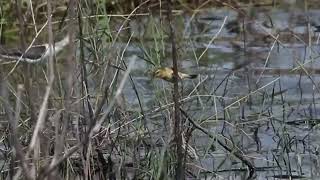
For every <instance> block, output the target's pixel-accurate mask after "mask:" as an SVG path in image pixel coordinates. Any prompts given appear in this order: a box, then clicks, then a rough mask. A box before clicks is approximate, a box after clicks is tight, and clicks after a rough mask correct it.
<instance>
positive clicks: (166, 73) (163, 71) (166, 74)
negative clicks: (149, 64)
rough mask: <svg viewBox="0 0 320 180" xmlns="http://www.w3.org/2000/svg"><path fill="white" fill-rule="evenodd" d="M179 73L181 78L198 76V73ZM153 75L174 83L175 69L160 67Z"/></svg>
mask: <svg viewBox="0 0 320 180" xmlns="http://www.w3.org/2000/svg"><path fill="white" fill-rule="evenodd" d="M178 75H179V80H182V79H194V78H196V77H197V76H198V75H197V74H186V73H182V72H178ZM153 77H156V78H160V79H163V80H166V81H168V82H172V83H173V69H172V68H169V67H162V68H159V69H157V70H155V71H154V72H153Z"/></svg>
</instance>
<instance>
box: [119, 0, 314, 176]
mask: <svg viewBox="0 0 320 180" xmlns="http://www.w3.org/2000/svg"><path fill="white" fill-rule="evenodd" d="M252 14H253V15H252V16H251V17H249V18H246V19H245V22H244V23H245V26H247V27H246V28H247V31H246V33H245V35H244V34H243V33H237V32H235V33H234V32H230V29H229V30H228V28H227V27H226V26H229V25H230V24H232V23H233V22H234V21H239V22H240V24H239V25H240V26H242V24H241V23H242V21H241V20H240V18H239V13H238V12H236V11H233V10H230V9H227V8H220V9H206V10H202V11H200V12H198V13H197V14H196V15H194V16H192V15H191V14H184V13H183V14H181V15H178V16H177V17H176V18H177V19H178V23H177V24H178V25H177V31H179V33H178V37H179V38H178V47H181V48H180V49H178V51H179V68H180V69H181V70H182V71H184V72H189V73H196V74H199V77H198V79H196V80H187V81H184V82H183V83H182V84H181V86H182V87H183V88H182V97H181V98H182V99H183V103H182V104H183V105H182V106H183V108H184V109H186V110H187V112H188V113H189V115H190V116H191V117H192V118H193V119H195V120H197V121H202V126H203V127H205V128H206V129H208V130H209V131H210V132H211V133H212V134H214V135H215V136H219V137H223V138H225V139H228V140H230V141H232V142H233V143H234V144H235V145H236V146H237V147H238V148H239V149H240V150H241V151H242V152H243V155H244V156H245V157H246V158H248V159H250V161H251V162H252V163H253V164H254V166H255V167H256V168H257V172H256V178H257V179H275V178H281V177H282V178H285V177H287V175H292V177H296V178H298V177H300V176H301V177H306V178H308V179H309V178H310V179H318V178H319V170H318V169H319V160H320V159H319V155H318V154H319V152H318V151H319V150H318V149H319V146H320V141H318V140H319V133H320V131H319V126H318V122H320V121H319V120H320V119H319V115H320V112H319V111H318V108H319V97H320V96H319V95H320V87H319V82H320V76H319V74H320V64H319V52H320V51H319V50H320V46H319V32H317V31H318V29H317V25H320V11H319V9H312V8H311V9H309V10H304V9H303V8H299V7H296V6H295V5H294V4H291V5H290V4H288V5H287V6H286V5H283V7H280V8H261V9H259V8H256V9H255V11H254V12H252ZM268 16H269V17H270V18H269V17H268ZM157 18H158V17H157V16H155V17H153V18H152V19H148V18H145V17H143V18H140V19H139V20H137V21H136V22H135V21H134V20H133V21H132V22H131V26H132V27H133V26H135V27H136V26H138V24H139V23H141V22H144V23H145V24H146V26H144V27H141V29H137V28H132V32H134V35H133V36H134V37H136V38H141V37H142V38H145V39H148V34H147V30H148V29H150V28H152V27H150V26H158V25H159V24H158V22H159V19H157ZM210 18H211V19H210ZM270 19H271V20H272V24H273V28H268V27H265V24H268V23H270ZM224 21H225V24H224V26H223V27H222V30H221V32H220V33H219V34H218V35H217V38H216V39H215V40H214V41H213V42H212V43H211V44H210V43H209V42H210V40H211V39H212V38H214V36H215V35H216V33H217V32H218V31H219V29H220V28H221V26H222V24H223V23H224ZM252 29H253V30H252ZM270 33H272V34H271V35H272V36H273V37H274V38H275V37H277V36H278V35H279V38H278V41H275V39H274V38H270ZM267 35H269V37H268V38H266V40H265V39H264V36H267ZM244 38H245V39H246V40H245V41H243V39H244ZM160 39H161V38H160ZM160 39H157V40H155V39H149V40H145V41H144V43H145V44H144V46H145V49H148V50H150V49H155V48H156V47H155V46H156V45H159V49H160V51H161V47H162V46H166V47H168V46H169V44H161V40H160ZM139 47H141V44H140V43H139V42H135V41H132V43H130V45H129V47H128V49H127V52H126V57H125V59H126V61H127V62H129V61H130V60H132V59H136V63H135V66H134V68H133V71H132V73H131V74H132V77H133V80H134V85H135V86H136V88H137V90H138V92H139V97H140V98H141V99H142V102H143V103H142V104H143V109H144V111H145V112H151V111H153V110H154V109H156V108H158V107H159V106H160V105H166V104H169V103H171V102H172V100H171V99H172V97H171V89H172V84H170V83H168V82H165V81H163V80H159V79H152V78H151V76H150V72H149V71H150V70H152V69H153V68H154V67H153V65H151V64H149V63H146V61H145V60H143V59H142V58H141V56H143V51H142V50H141V48H139ZM167 49H170V48H167ZM204 51H206V52H205V53H204V54H203V56H202V57H201V59H199V57H200V55H201V54H202V53H203V52H204ZM160 55H161V52H160ZM161 56H163V57H161V58H162V59H160V61H161V64H162V65H163V66H164V65H169V66H170V63H171V60H170V53H169V52H168V51H167V50H165V52H164V53H163V54H162V55H161ZM154 57H156V56H154ZM155 59H156V58H155ZM124 95H125V99H126V101H127V107H128V108H129V109H132V110H138V111H139V110H140V107H139V103H138V99H137V97H136V94H135V93H134V91H133V89H132V84H131V83H130V82H129V81H128V82H127V84H126V86H125V89H124ZM168 118H169V117H168V114H167V113H166V112H162V113H159V112H158V113H150V115H148V116H147V119H148V121H149V122H150V125H149V126H150V128H153V129H154V130H155V132H157V133H159V134H158V135H159V138H160V137H161V136H163V137H166V134H165V133H166V132H167V129H168V125H167V123H168ZM156 139H157V138H156ZM190 145H191V146H192V147H193V148H194V150H195V152H196V158H194V159H193V160H190V161H189V165H190V167H192V169H193V170H194V172H195V174H196V175H199V176H198V177H201V178H203V179H205V178H208V179H210V178H213V179H224V178H226V179H245V177H246V171H245V169H246V166H245V165H244V164H242V163H241V161H240V160H239V159H237V158H236V157H235V156H233V155H232V154H230V153H229V152H227V151H225V150H223V148H221V147H220V146H219V145H218V144H217V143H216V142H214V141H213V140H212V139H210V138H208V136H207V135H205V134H203V133H201V132H199V131H195V132H194V134H193V138H192V140H191V141H190ZM240 170H243V171H240ZM210 172H211V173H210ZM197 173H198V174H197Z"/></svg>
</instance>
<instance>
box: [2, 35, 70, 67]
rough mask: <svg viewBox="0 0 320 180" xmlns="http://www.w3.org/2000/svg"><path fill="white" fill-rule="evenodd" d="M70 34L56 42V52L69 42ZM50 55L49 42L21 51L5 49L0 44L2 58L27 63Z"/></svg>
mask: <svg viewBox="0 0 320 180" xmlns="http://www.w3.org/2000/svg"><path fill="white" fill-rule="evenodd" d="M69 39H70V38H69V36H68V35H67V36H66V37H64V38H63V39H62V40H61V41H58V42H56V43H55V44H54V53H55V54H58V53H59V52H60V51H61V50H62V49H63V48H64V47H65V46H66V45H68V44H69V41H70V40H69ZM49 55H50V50H49V44H41V45H35V46H31V47H30V48H28V49H26V50H24V51H21V50H19V49H5V48H4V47H1V45H0V58H1V59H9V60H14V61H21V62H27V63H38V62H41V61H43V60H45V59H47V58H48V57H49Z"/></svg>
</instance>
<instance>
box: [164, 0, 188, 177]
mask: <svg viewBox="0 0 320 180" xmlns="http://www.w3.org/2000/svg"><path fill="white" fill-rule="evenodd" d="M167 2H168V6H167V10H168V22H169V28H170V39H171V51H172V64H173V74H174V77H173V102H174V118H173V119H172V121H173V123H171V124H172V125H173V127H172V128H173V129H172V133H173V134H172V136H173V147H172V148H173V150H174V153H175V157H176V162H177V163H176V167H175V179H184V167H183V164H184V163H183V159H184V158H183V157H184V155H183V149H182V136H181V134H182V131H181V114H180V102H179V98H180V95H179V84H178V63H177V49H176V40H175V29H174V24H173V18H172V1H171V0H167Z"/></svg>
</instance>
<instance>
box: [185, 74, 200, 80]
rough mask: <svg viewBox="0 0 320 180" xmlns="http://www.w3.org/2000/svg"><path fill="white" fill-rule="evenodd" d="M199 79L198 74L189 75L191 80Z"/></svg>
mask: <svg viewBox="0 0 320 180" xmlns="http://www.w3.org/2000/svg"><path fill="white" fill-rule="evenodd" d="M197 77H198V74H188V76H187V78H189V79H195V78H197Z"/></svg>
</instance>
